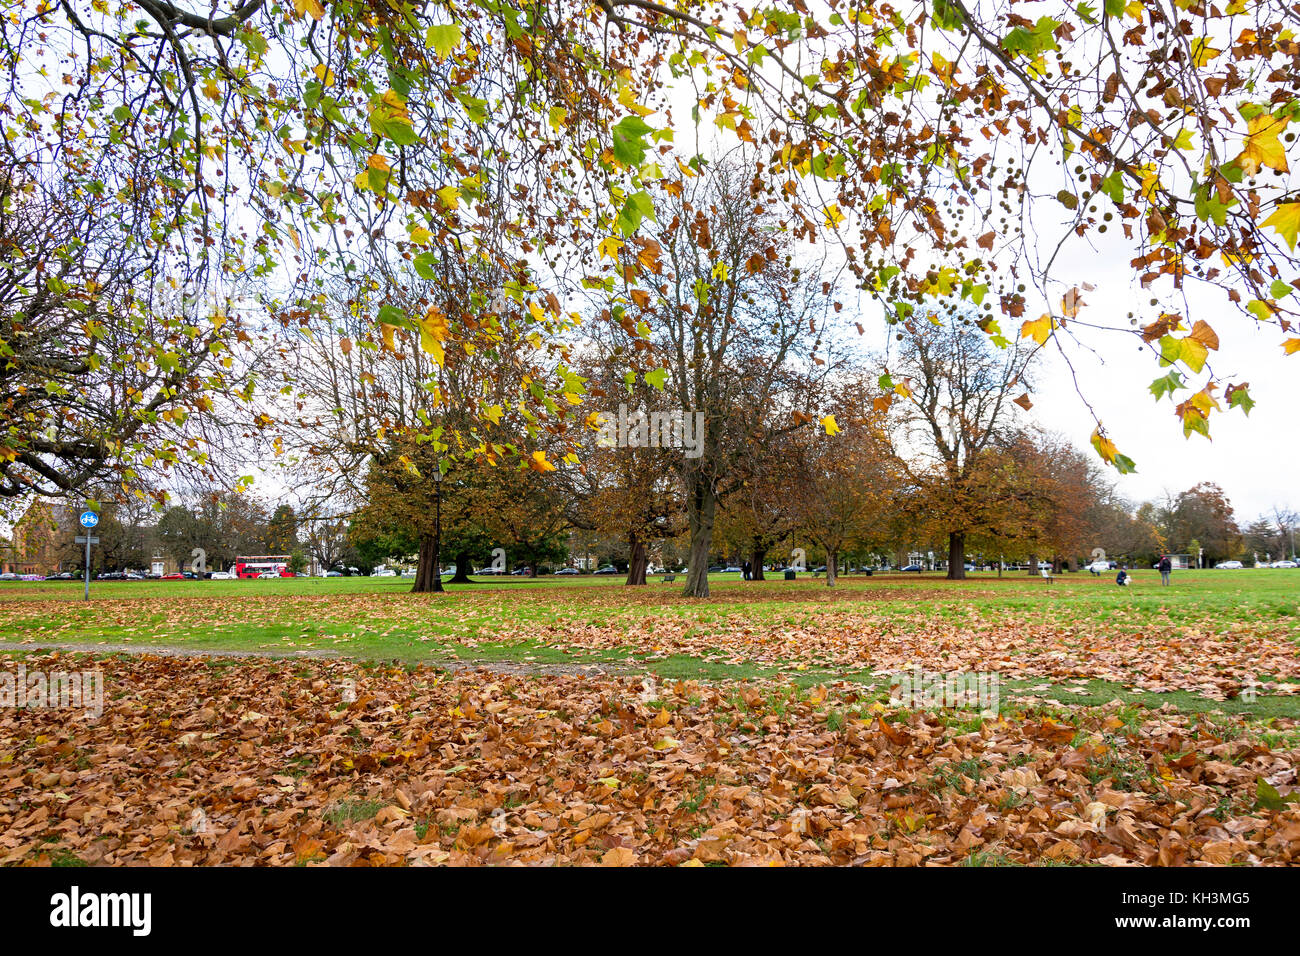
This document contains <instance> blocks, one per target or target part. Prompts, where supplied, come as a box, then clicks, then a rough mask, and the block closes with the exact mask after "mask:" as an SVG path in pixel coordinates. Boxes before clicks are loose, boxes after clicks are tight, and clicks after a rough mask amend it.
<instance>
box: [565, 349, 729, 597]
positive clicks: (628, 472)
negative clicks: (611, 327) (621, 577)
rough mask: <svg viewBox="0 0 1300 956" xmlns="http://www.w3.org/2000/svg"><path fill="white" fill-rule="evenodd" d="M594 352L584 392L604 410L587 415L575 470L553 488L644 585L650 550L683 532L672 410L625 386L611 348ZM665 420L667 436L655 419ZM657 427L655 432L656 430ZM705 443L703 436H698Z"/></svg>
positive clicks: (646, 388) (630, 579) (657, 397)
mask: <svg viewBox="0 0 1300 956" xmlns="http://www.w3.org/2000/svg"><path fill="white" fill-rule="evenodd" d="M593 345H594V348H595V350H596V351H595V354H593V355H592V356H591V357H590V359H589V360H588V364H586V365H583V366H582V370H583V371H585V372H587V373H588V376H587V377H588V381H587V392H588V394H589V395H590V396H591V399H592V401H593V403H594V402H601V403H603V405H604V408H603V409H597V408H593V409H592V410H591V411H590V412H589V413H588V418H587V420H586V422H585V423H584V427H583V428H582V429H581V430H580V433H579V439H578V441H579V447H578V449H577V455H578V464H577V465H567V466H565V467H562V468H561V469H560V470H559V471H558V472H557V473H556V476H557V480H556V482H555V485H556V488H557V491H558V493H559V494H561V495H562V496H563V498H564V500H565V502H566V503H567V504H566V514H567V518H568V523H569V524H570V525H571V526H573V527H574V528H579V529H583V530H585V531H591V532H595V533H596V534H598V535H611V536H615V537H618V538H620V539H622V540H623V541H625V542H626V547H627V557H628V562H627V565H628V567H627V578H626V581H625V582H624V583H626V584H628V585H631V586H641V585H644V584H645V583H646V570H647V567H648V565H649V554H650V548H651V547H652V546H653V545H654V544H655V543H656V542H658V541H662V540H663V539H665V538H670V537H674V536H676V535H677V534H679V533H680V532H681V530H682V528H683V526H684V521H683V512H682V495H681V482H680V479H679V477H678V473H677V468H676V462H677V459H678V457H679V456H680V455H682V453H683V449H682V448H681V447H679V446H674V445H673V443H672V439H673V431H672V429H673V421H674V420H675V421H677V423H678V425H680V426H683V427H685V426H686V425H688V424H691V423H687V422H685V421H684V420H682V419H681V417H680V414H679V415H678V418H677V419H673V417H672V410H669V409H665V408H664V393H663V390H662V389H656V388H654V387H653V386H651V385H648V384H647V383H646V382H645V381H644V380H638V379H637V378H636V377H635V376H634V377H633V378H632V379H631V381H628V380H627V379H626V378H625V374H626V373H625V371H624V368H623V367H622V365H621V363H620V362H619V361H618V360H617V358H616V356H615V355H614V354H612V353H613V349H612V348H610V347H609V345H608V343H606V342H602V341H598V342H597V343H593ZM665 414H666V415H668V416H669V418H668V422H669V428H668V433H667V434H665V433H664V430H663V428H661V427H660V424H659V423H660V421H661V419H660V418H658V417H657V416H662V415H665ZM652 426H653V427H652ZM700 437H701V438H702V437H703V436H702V435H701V436H700Z"/></svg>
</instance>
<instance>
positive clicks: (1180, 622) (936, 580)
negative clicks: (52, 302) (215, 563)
mask: <svg viewBox="0 0 1300 956" xmlns="http://www.w3.org/2000/svg"><path fill="white" fill-rule="evenodd" d="M736 577H737V575H735V574H730V575H713V576H712V577H711V582H712V585H713V591H714V593H713V596H711V597H710V598H706V599H687V598H683V597H682V596H681V589H680V587H679V586H678V585H676V584H674V585H667V586H665V585H662V584H660V583H659V582H658V580H657V579H652V581H651V583H650V584H649V585H648V586H647V587H645V588H625V587H623V586H622V579H621V578H619V577H614V576H608V577H592V576H579V577H560V578H542V579H538V580H532V579H526V578H482V579H480V580H481V582H482V583H479V584H473V585H452V586H450V587H449V590H448V592H447V593H446V594H443V595H413V594H410V593H409V591H410V581H409V580H403V579H400V578H327V579H321V578H296V579H276V580H267V581H261V580H247V581H175V582H171V581H167V582H162V581H158V582H103V583H92V591H91V600H90V601H89V602H83V601H81V600H80V598H81V585H80V583H79V582H44V583H29V582H0V652H8V653H14V652H16V653H23V652H26V651H29V650H31V649H33V648H36V647H49V646H57V645H60V644H76V645H81V646H84V645H91V644H109V645H112V644H122V645H130V646H132V647H137V648H139V647H148V646H150V645H165V646H179V647H184V648H193V649H196V650H203V651H223V650H238V651H262V652H271V653H283V654H294V653H301V652H309V653H327V654H338V655H344V656H348V657H355V658H361V659H367V660H397V661H403V662H407V663H431V664H447V663H450V662H454V661H475V662H489V663H501V664H509V665H512V666H518V667H522V668H536V669H546V668H556V667H563V668H566V669H570V670H572V669H575V668H578V667H582V666H586V665H600V666H604V667H611V668H617V669H627V670H629V671H632V672H636V673H645V672H650V673H653V674H656V675H658V676H660V677H662V678H667V679H699V680H706V681H713V682H724V681H742V680H756V679H768V680H771V679H776V680H781V681H784V682H787V683H789V684H792V685H794V686H796V687H800V688H807V687H810V686H813V685H815V684H819V683H824V682H827V681H830V680H837V679H840V680H846V681H851V682H854V683H857V684H860V685H863V691H864V692H865V693H867V694H868V695H874V696H875V697H876V698H877V699H878V698H880V697H883V696H884V695H885V694H886V693H887V689H888V688H887V686H886V684H887V681H885V680H883V679H881V678H879V677H876V676H873V675H872V674H870V673H868V672H866V671H863V670H861V669H859V670H853V669H849V670H845V669H842V668H836V667H833V666H829V665H828V662H826V661H819V660H818V659H817V658H816V657H809V656H806V655H805V656H804V657H803V658H802V660H801V661H800V662H796V661H794V660H788V661H786V660H768V661H762V662H759V661H755V660H749V659H745V658H743V657H737V655H736V654H735V653H733V652H732V651H730V650H728V649H726V648H721V649H720V651H719V653H717V654H701V655H698V656H697V655H695V654H683V653H659V652H655V651H654V650H653V647H652V646H647V644H651V645H653V641H654V637H655V633H656V629H657V628H660V627H664V628H666V627H676V628H677V629H678V630H679V631H680V630H681V629H683V628H685V633H686V634H688V635H698V636H702V637H703V638H705V639H707V638H708V637H709V636H710V635H726V634H728V633H732V632H733V631H743V630H745V629H762V628H768V629H776V630H779V631H784V630H790V631H795V630H796V629H798V628H817V627H819V626H820V627H826V628H835V627H839V626H842V625H841V624H840V623H839V622H840V621H841V616H842V615H844V614H846V613H847V614H853V615H861V616H864V617H865V618H867V619H869V621H870V622H872V623H873V624H875V625H876V626H879V627H883V628H896V629H898V630H900V631H903V632H905V633H906V630H905V629H910V628H919V627H924V626H925V625H926V624H928V623H931V622H936V621H938V622H944V623H946V624H949V625H953V626H955V627H958V628H961V629H967V628H969V629H971V630H974V631H978V630H980V629H983V628H991V627H997V626H1001V625H1009V624H1045V625H1049V626H1052V627H1054V628H1060V629H1061V632H1062V633H1064V634H1066V635H1067V637H1066V641H1067V642H1068V641H1069V640H1071V639H1072V638H1071V637H1070V636H1069V635H1071V634H1073V633H1074V632H1075V631H1078V630H1080V629H1087V630H1088V631H1089V632H1091V633H1094V634H1098V633H1099V634H1101V635H1106V634H1139V633H1145V632H1147V631H1150V630H1152V629H1155V630H1157V631H1158V632H1165V631H1168V632H1171V633H1173V632H1189V633H1193V634H1198V635H1202V634H1206V633H1210V634H1216V635H1227V636H1228V637H1230V638H1231V639H1232V640H1241V641H1250V640H1251V639H1252V638H1253V637H1254V636H1255V635H1261V634H1268V635H1272V636H1273V637H1274V638H1276V636H1277V635H1278V634H1279V633H1280V634H1283V635H1287V636H1288V637H1289V639H1290V640H1293V641H1295V640H1296V629H1295V622H1296V616H1297V596H1298V595H1300V570H1290V569H1276V570H1274V569H1263V570H1241V571H1214V570H1207V571H1186V572H1175V573H1174V576H1173V582H1174V583H1173V586H1172V587H1169V588H1161V587H1159V576H1158V574H1157V573H1156V572H1154V571H1147V570H1140V571H1137V572H1135V574H1134V578H1135V585H1134V586H1133V587H1131V588H1119V587H1116V586H1115V584H1114V583H1113V578H1112V577H1109V576H1102V577H1100V578H1096V577H1093V576H1092V575H1090V574H1087V573H1086V572H1085V573H1076V574H1073V575H1069V574H1066V575H1062V576H1060V577H1058V579H1057V581H1056V583H1055V584H1053V585H1052V586H1047V585H1046V584H1044V583H1043V582H1042V581H1041V580H1040V579H1039V578H1037V577H1029V576H1027V575H1024V574H1007V575H1006V576H1004V577H1003V578H1001V579H999V578H997V576H996V574H992V573H977V574H974V575H971V577H970V578H969V579H968V580H967V581H965V582H948V581H945V580H943V579H942V577H941V576H939V575H919V576H918V575H887V576H875V577H871V578H866V577H849V578H841V579H840V583H839V586H838V587H837V588H835V589H833V590H832V589H828V588H826V587H825V585H824V582H823V581H822V580H820V579H812V578H811V577H809V576H807V575H805V576H803V577H802V578H801V580H798V581H795V582H787V581H783V580H774V581H767V582H762V583H757V582H739V581H737V580H736ZM593 627H594V628H603V629H607V630H608V631H609V633H611V634H613V635H615V640H613V641H611V643H613V644H614V645H615V646H610V647H603V648H600V649H582V648H579V647H576V646H573V645H572V643H571V642H568V644H567V646H566V636H567V635H569V634H571V633H574V632H575V631H576V630H577V629H581V628H593ZM619 635H621V637H620V636H619ZM1012 653H1013V655H1014V653H1015V652H1014V651H1013V652H1012ZM1297 654H1298V655H1300V643H1298V644H1297ZM1013 659H1014V657H1013ZM1261 676H1264V675H1261ZM1044 684H1048V685H1049V686H1048V687H1047V688H1046V689H1043V685H1044ZM1067 685H1068V686H1067ZM1001 692H1002V697H1003V700H1004V701H1006V700H1007V699H1008V698H1014V696H1015V695H1016V694H1026V693H1032V694H1034V695H1036V696H1039V697H1042V698H1045V699H1049V700H1053V701H1058V702H1060V703H1063V704H1073V705H1083V706H1093V705H1101V704H1106V703H1109V702H1110V701H1113V700H1119V701H1121V702H1122V703H1123V704H1124V705H1126V706H1128V707H1143V708H1148V707H1159V706H1161V705H1163V704H1172V705H1173V706H1174V707H1175V708H1176V709H1178V710H1180V711H1182V712H1188V713H1206V714H1209V713H1220V714H1226V715H1238V714H1244V715H1248V716H1251V717H1253V718H1256V719H1260V720H1267V719H1270V718H1276V717H1300V696H1286V695H1261V696H1260V697H1258V698H1257V699H1256V700H1254V701H1253V702H1249V703H1247V702H1244V701H1241V700H1230V701H1218V700H1214V699H1211V698H1208V697H1203V696H1200V695H1197V694H1195V693H1192V692H1189V691H1172V692H1169V693H1152V692H1144V691H1139V690H1135V689H1132V688H1128V687H1125V686H1123V685H1121V684H1118V683H1113V682H1107V681H1101V680H1090V681H1078V680H1071V681H1068V682H1062V683H1054V682H1049V681H1045V680H1034V679H1029V680H1024V681H1003V682H1002V685H1001ZM977 720H978V718H976V722H977Z"/></svg>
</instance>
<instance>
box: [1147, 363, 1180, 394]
mask: <svg viewBox="0 0 1300 956" xmlns="http://www.w3.org/2000/svg"><path fill="white" fill-rule="evenodd" d="M1186 387H1187V386H1186V385H1185V384H1183V377H1182V375H1181V374H1179V373H1178V371H1177V370H1174V371H1171V372H1170V373H1169V374H1168V375H1164V376H1161V377H1160V378H1158V379H1156V380H1155V381H1154V382H1152V383H1151V385H1150V386H1149V388H1150V390H1151V394H1152V395H1154V396H1155V397H1156V401H1160V399H1162V398H1164V397H1165V396H1166V395H1172V394H1173V393H1174V392H1176V391H1177V390H1178V389H1180V388H1186Z"/></svg>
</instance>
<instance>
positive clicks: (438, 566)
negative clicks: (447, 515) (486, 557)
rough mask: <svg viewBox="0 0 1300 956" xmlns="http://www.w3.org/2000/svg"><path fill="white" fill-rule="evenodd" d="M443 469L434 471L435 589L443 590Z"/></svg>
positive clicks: (436, 590) (437, 590)
mask: <svg viewBox="0 0 1300 956" xmlns="http://www.w3.org/2000/svg"><path fill="white" fill-rule="evenodd" d="M441 547H442V469H441V468H437V469H435V470H434V472H433V590H434V591H435V592H441V591H442V554H441Z"/></svg>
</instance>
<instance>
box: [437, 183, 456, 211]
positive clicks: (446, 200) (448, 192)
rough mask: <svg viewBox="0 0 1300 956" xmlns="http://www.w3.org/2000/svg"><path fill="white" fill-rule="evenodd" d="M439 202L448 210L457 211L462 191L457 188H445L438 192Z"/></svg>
mask: <svg viewBox="0 0 1300 956" xmlns="http://www.w3.org/2000/svg"><path fill="white" fill-rule="evenodd" d="M438 202H440V203H442V204H443V205H444V206H446V207H447V208H448V209H455V208H456V205H457V203H459V202H460V190H459V189H457V188H456V187H455V186H443V187H442V188H441V189H439V190H438Z"/></svg>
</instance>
